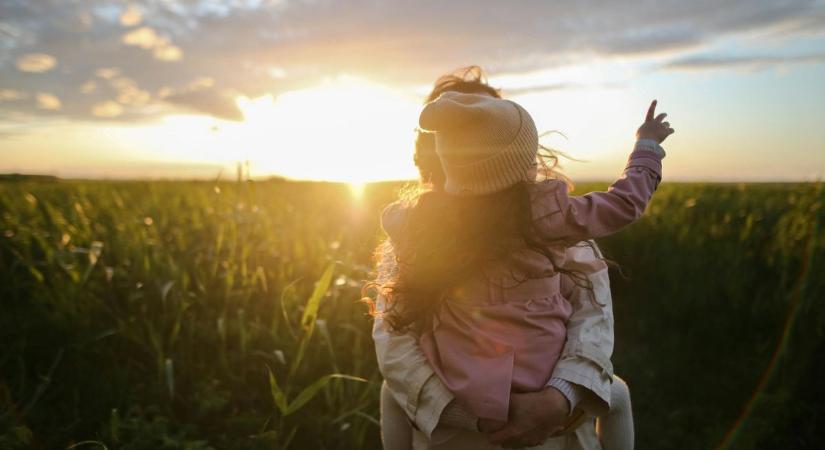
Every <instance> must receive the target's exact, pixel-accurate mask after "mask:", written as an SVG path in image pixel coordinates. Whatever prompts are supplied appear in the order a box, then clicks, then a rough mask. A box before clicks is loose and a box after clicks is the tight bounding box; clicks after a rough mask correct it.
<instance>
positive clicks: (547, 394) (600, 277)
mask: <svg viewBox="0 0 825 450" xmlns="http://www.w3.org/2000/svg"><path fill="white" fill-rule="evenodd" d="M446 91H456V92H463V93H476V94H485V95H490V96H493V97H500V94H499V92H498V91H497V90H495V89H493V88H492V87H490V86H489V85H488V84H487V83H486V81H485V80H484V77H483V74H482V72H481V70H480V69H479V68H478V67H469V68H467V69H463V70H461V71H458V72H456V73H453V74H449V75H445V76H443V77H441V78H439V79H438V80H437V81H436V83H435V86H434V88H433V90H432V92H431V93H430V95H429V96H428V97H427V99H426V101H427V102H429V101H431V100H433V99H435V98H437V97H438V96H439V95H441V94H442V93H443V92H446ZM415 163H416V166H417V167H418V169H419V172H420V174H421V182H422V184H424V185H429V186H430V187H431V188H433V189H440V188H442V187H443V183H444V173H443V171H442V169H441V165H440V161H439V159H438V158H437V156H436V154H435V145H434V142H433V141H432V135H430V134H425V133H419V134H418V138H417V139H416V152H415ZM385 245H388V244H385ZM383 255H384V258H383V260H382V261H380V262H379V272H380V273H385V274H386V273H389V272H391V271H392V270H393V268H394V259H393V258H392V257H391V255H392V252H391V249H388V248H385V249H384V251H383ZM388 256H389V257H388ZM600 256H601V255H600V254H599V253H598V250H597V249H596V248H595V246H576V247H573V248H571V249H570V250H569V251H568V257H569V259H570V260H572V261H574V263H575V264H580V265H583V266H587V267H590V268H592V267H594V265H598V264H601V266H603V263H602V262H601V261H600V260H599V258H600ZM598 269H599V270H595V271H594V270H588V271H586V272H587V273H589V275H588V278H590V282H591V283H592V284H593V288H594V293H595V294H596V298H597V302H593V301H592V299H591V293H590V291H588V290H586V289H578V290H577V291H576V293H575V294H574V296H573V298H571V303H572V305H573V315H572V316H571V319H570V322H569V323H568V334H567V344H566V346H565V350H564V352H563V354H562V358H561V359H560V362H559V363H558V364H557V366H556V369H555V371H554V372H553V377H552V379H551V380H550V382H549V383H548V384H547V387H546V388H545V389H544V390H542V391H539V392H534V393H527V394H512V396H511V400H510V404H511V409H510V417H509V423H508V425H507V426H506V427H505V428H504V429H502V430H499V431H497V432H496V433H493V434H492V435H490V436H489V438H490V439H491V440H492V441H493V442H497V443H503V444H505V446H508V447H523V446H534V445H538V444H541V443H542V442H545V441H546V445H545V446H546V447H547V448H560V449H588V448H599V443H598V438H597V436H596V433H595V428H594V422H593V420H592V417H593V416H595V415H600V414H604V413H606V412H607V411H608V410H609V409H610V404H611V400H613V403H619V404H621V405H624V407H625V408H628V409H627V412H629V396H628V394H627V387H626V385H625V384H624V383H623V382H621V381H620V380H619V381H617V382H616V383H613V385H612V386H611V382H612V379H613V377H612V366H611V364H610V355H611V353H612V344H613V322H612V311H611V299H610V290H609V280H608V278H607V269H606V267H599V268H598ZM381 300H382V299H381V298H380V297H379V300H378V303H379V307H380V306H381ZM602 305H603V306H602ZM373 338H374V340H375V344H376V352H377V356H378V362H379V366H380V368H381V372H382V374H383V375H384V377H385V379H386V382H385V384H384V386H383V388H382V397H381V401H382V428H383V431H382V436H383V438H384V444H385V447H386V448H388V449H392V448H409V447H410V442H413V443H414V446H415V448H445V449H446V448H463V447H466V448H471V447H472V448H474V449H479V448H485V446H489V443H488V442H487V439H488V436H485V435H484V434H482V433H479V432H478V424H477V422H476V421H475V418H474V417H472V416H471V415H470V414H469V413H467V412H466V411H464V410H463V408H462V407H461V406H459V405H458V404H457V403H456V402H455V401H454V400H453V396H452V394H451V393H450V392H449V390H447V388H446V387H445V386H444V384H443V383H442V382H441V380H440V379H439V378H438V377H437V376H434V374H433V371H432V368H431V367H430V366H429V364H428V363H427V360H426V359H425V357H424V355H423V353H422V351H421V349H420V348H419V347H418V340H417V336H414V335H412V334H403V335H398V334H394V333H392V332H390V330H389V327H388V326H387V324H386V323H385V322H384V321H383V320H382V319H381V318H380V317H377V318H376V321H375V327H374V332H373ZM611 387H612V390H613V391H614V392H612V393H611ZM616 399H619V400H625V401H619V402H616ZM573 409H576V410H577V411H579V410H581V411H584V412H586V413H587V417H589V418H590V419H589V420H585V423H584V424H583V425H581V426H578V427H576V428H575V429H571V430H570V431H569V432H568V433H566V434H563V435H562V436H559V437H555V438H552V439H550V440H547V438H548V437H549V436H550V434H552V433H553V431H554V430H556V429H557V428H559V427H561V426H564V425H565V424H566V423H567V424H568V425H569V423H568V422H570V413H571V412H572V411H571V410H573ZM614 412H616V411H615V407H614ZM405 417H409V418H410V420H411V422H412V425H413V426H414V427H415V428H416V429H415V430H414V431H413V430H412V429H411V428H410V427H407V425H406V422H405V421H404V420H403V418H405ZM398 418H401V419H402V420H401V421H400V422H399V420H398ZM571 428H572V427H571ZM630 429H632V426H631V427H630ZM624 434H625V436H624V438H625V439H628V440H629V445H628V444H627V443H625V446H624V448H631V447H632V439H633V438H632V433H630V435H629V436H626V435H627V433H624Z"/></svg>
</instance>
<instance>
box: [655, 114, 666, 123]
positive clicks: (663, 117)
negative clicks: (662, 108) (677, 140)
mask: <svg viewBox="0 0 825 450" xmlns="http://www.w3.org/2000/svg"><path fill="white" fill-rule="evenodd" d="M665 117H667V113H661V114H659V115H658V116H656V122H661V121H662V120H664V119H665Z"/></svg>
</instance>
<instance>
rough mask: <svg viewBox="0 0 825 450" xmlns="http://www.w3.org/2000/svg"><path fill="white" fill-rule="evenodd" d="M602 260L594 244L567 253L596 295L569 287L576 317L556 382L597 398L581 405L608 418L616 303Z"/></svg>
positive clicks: (570, 324) (587, 398)
mask: <svg viewBox="0 0 825 450" xmlns="http://www.w3.org/2000/svg"><path fill="white" fill-rule="evenodd" d="M599 257H601V253H599V250H598V247H596V244H595V243H593V242H591V243H590V244H589V245H588V244H585V243H582V244H579V245H577V246H574V247H570V248H569V249H568V250H567V259H568V262H567V264H566V266H567V267H568V268H573V269H576V270H581V271H582V272H584V273H585V274H586V275H587V277H588V278H589V279H590V281H591V282H592V283H593V293H592V295H591V292H590V291H589V290H588V289H586V288H583V287H578V286H573V285H568V286H567V289H566V290H568V292H569V294H567V298H568V299H569V301H570V304H571V306H572V307H573V313H572V315H571V316H570V320H569V321H568V323H567V342H566V343H565V346H564V349H563V350H562V354H561V357H560V358H559V361H558V363H556V367H555V369H554V370H553V374H552V378H559V379H562V380H565V381H568V382H570V383H574V384H576V385H578V386H581V387H584V388H586V389H587V390H588V391H590V392H592V393H593V394H595V396H593V395H587V396H585V397H584V398H585V400H584V401H583V402H582V404H581V405H580V407H581V408H582V409H584V410H585V411H587V412H589V413H592V414H594V415H601V414H604V413H606V412H607V410H608V409H609V408H610V384H611V383H612V382H613V365H612V363H611V362H610V358H611V356H612V354H613V300H612V297H611V295H610V279H609V277H608V272H607V265H605V264H604V262H602V261H600V260H599V259H598V258H599ZM563 278H569V277H563ZM568 283H570V282H569V280H568ZM594 297H595V298H594Z"/></svg>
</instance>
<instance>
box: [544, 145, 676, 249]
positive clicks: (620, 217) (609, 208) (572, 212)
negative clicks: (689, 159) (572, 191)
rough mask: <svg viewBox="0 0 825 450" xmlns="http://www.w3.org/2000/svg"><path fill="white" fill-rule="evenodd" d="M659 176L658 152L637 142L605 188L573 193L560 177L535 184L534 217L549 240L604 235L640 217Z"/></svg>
mask: <svg viewBox="0 0 825 450" xmlns="http://www.w3.org/2000/svg"><path fill="white" fill-rule="evenodd" d="M661 178H662V156H661V154H659V153H656V152H654V151H653V150H651V149H649V148H648V147H646V146H645V145H644V144H641V143H637V144H636V148H635V149H634V151H633V152H632V153H631V154H630V158H629V160H628V162H627V166H626V167H625V170H624V172H623V173H622V176H621V177H620V178H619V179H618V180H616V181H615V182H614V183H613V184H612V185H610V187H609V188H608V189H607V191H606V192H591V193H589V194H586V195H582V196H575V197H574V196H570V195H569V194H568V192H567V185H566V184H565V183H564V182H563V181H560V180H547V181H544V182H542V183H538V184H536V185H534V188H533V191H532V198H531V203H532V205H533V219H534V221H535V223H536V226H537V227H538V229H539V232H540V233H541V235H542V236H543V237H545V238H547V239H549V240H559V241H562V242H565V243H570V244H573V243H576V242H579V241H582V240H587V239H594V238H598V237H602V236H607V235H609V234H613V233H615V232H617V231H619V230H621V229H622V228H624V227H626V226H627V225H630V224H631V223H633V222H635V221H636V220H637V219H638V218H639V217H641V215H642V213H644V210H645V208H646V207H647V204H648V202H649V201H650V198H651V197H652V196H653V192H654V191H655V190H656V188H657V187H658V185H659V181H660V180H661Z"/></svg>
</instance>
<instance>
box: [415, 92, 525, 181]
mask: <svg viewBox="0 0 825 450" xmlns="http://www.w3.org/2000/svg"><path fill="white" fill-rule="evenodd" d="M418 123H419V126H420V128H421V129H422V130H424V131H430V132H435V151H436V153H437V154H438V158H439V159H440V160H441V165H442V166H443V168H444V174H445V175H446V177H447V181H446V183H445V185H444V189H445V190H446V191H447V192H448V193H450V194H456V195H484V194H491V193H493V192H498V191H501V190H504V189H507V188H508V187H511V186H513V185H515V184H516V183H518V182H519V181H522V180H525V179H526V178H527V173H528V171H529V170H530V169H531V168H533V167H534V166H535V163H536V153H537V151H538V132H537V131H536V125H535V124H534V123H533V119H532V118H531V117H530V114H528V113H527V111H525V110H524V108H522V107H521V106H519V105H518V104H517V103H515V102H512V101H510V100H503V99H499V98H495V97H490V96H488V95H481V94H463V93H458V92H445V93H443V94H441V96H440V97H438V98H437V99H435V100H433V101H432V102H430V103H427V105H425V106H424V110H423V111H421V116H420V117H419V119H418Z"/></svg>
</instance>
